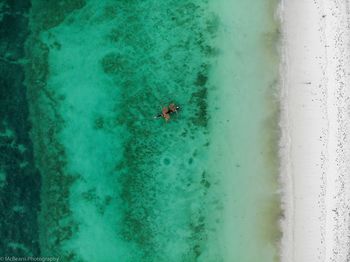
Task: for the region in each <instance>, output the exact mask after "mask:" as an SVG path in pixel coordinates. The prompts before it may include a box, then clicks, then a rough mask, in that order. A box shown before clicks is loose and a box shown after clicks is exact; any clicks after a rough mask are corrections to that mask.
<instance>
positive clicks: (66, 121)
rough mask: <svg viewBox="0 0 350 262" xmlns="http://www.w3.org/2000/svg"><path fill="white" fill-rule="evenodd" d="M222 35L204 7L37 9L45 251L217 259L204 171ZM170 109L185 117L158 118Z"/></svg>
mask: <svg viewBox="0 0 350 262" xmlns="http://www.w3.org/2000/svg"><path fill="white" fill-rule="evenodd" d="M217 27H218V21H217V19H216V17H215V16H214V15H211V14H210V13H208V12H207V9H206V1H180V2H179V1H170V0H169V1H163V2H162V3H159V1H143V2H138V1H135V2H132V3H130V2H129V1H128V2H117V3H116V2H115V1H103V3H101V1H67V2H62V3H60V4H59V3H57V4H56V3H46V2H42V1H33V7H32V15H31V28H32V36H31V39H30V40H29V41H28V43H27V46H28V47H27V53H28V58H29V59H30V60H31V64H30V66H29V67H28V68H27V80H26V81H27V84H28V86H30V91H29V96H30V101H31V118H32V122H33V135H32V136H33V139H34V141H35V152H36V160H37V165H38V167H39V169H40V170H41V173H42V174H43V188H42V192H41V195H42V211H41V220H40V225H41V234H40V235H41V248H42V253H43V255H51V256H52V255H56V256H59V257H61V258H62V259H63V260H69V261H81V260H82V261H92V260H93V261H112V260H114V259H116V258H120V259H121V260H122V261H141V260H142V261H183V260H195V259H198V260H202V259H208V258H213V260H215V261H218V260H220V259H221V258H220V256H221V255H220V253H219V251H218V250H219V249H218V248H217V244H216V242H215V241H214V240H215V239H214V237H212V235H215V230H216V224H215V216H216V215H217V214H216V213H215V212H213V210H215V209H216V208H218V205H220V203H219V202H220V200H219V199H218V195H216V194H215V193H213V192H215V189H214V188H215V187H216V184H215V182H216V180H215V177H213V176H212V174H211V173H210V172H208V170H207V168H206V160H207V157H208V156H207V148H208V147H209V145H210V141H209V135H208V131H207V125H208V121H209V115H208V113H207V102H206V99H207V96H208V93H209V92H210V89H211V88H213V87H212V86H211V85H210V84H209V82H208V78H209V71H210V68H211V59H212V58H213V57H215V56H216V54H217V50H216V49H215V48H214V47H213V45H212V43H211V41H210V39H212V38H213V37H214V36H215V32H216V30H217ZM171 101H174V102H177V103H179V104H180V105H184V107H183V108H184V110H183V111H181V116H178V118H177V117H174V119H173V121H171V122H170V123H169V124H167V125H165V124H164V123H163V122H161V121H156V120H154V119H153V115H154V114H156V113H158V111H159V110H160V109H161V106H164V105H166V104H167V103H169V102H171ZM180 117H181V119H180Z"/></svg>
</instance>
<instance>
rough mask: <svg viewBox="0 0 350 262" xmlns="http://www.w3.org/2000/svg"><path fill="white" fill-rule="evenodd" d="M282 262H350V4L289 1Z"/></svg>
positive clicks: (284, 9) (284, 12)
mask: <svg viewBox="0 0 350 262" xmlns="http://www.w3.org/2000/svg"><path fill="white" fill-rule="evenodd" d="M280 15H281V20H282V33H283V39H282V43H281V44H282V45H281V52H282V55H283V59H282V66H281V74H282V91H281V100H282V103H281V104H282V116H281V128H282V138H281V142H280V146H281V152H280V155H281V160H282V165H281V180H282V184H283V193H284V194H283V205H284V212H285V217H284V218H283V220H282V221H281V223H282V230H283V237H282V242H281V253H282V261H283V262H314V261H336V262H343V261H350V254H349V248H350V245H349V244H350V229H349V227H350V226H349V225H350V224H349V222H350V221H349V220H350V214H349V213H350V208H349V206H350V173H349V171H350V168H349V166H350V152H349V150H350V147H349V141H348V135H349V128H350V121H349V120H350V115H349V113H350V85H349V84H350V79H349V74H350V63H349V62H350V59H349V55H350V48H349V44H350V29H349V28H350V24H349V21H350V20H349V19H350V17H349V1H347V0H343V1H337V0H314V1H302V0H283V1H282V3H281V8H280Z"/></svg>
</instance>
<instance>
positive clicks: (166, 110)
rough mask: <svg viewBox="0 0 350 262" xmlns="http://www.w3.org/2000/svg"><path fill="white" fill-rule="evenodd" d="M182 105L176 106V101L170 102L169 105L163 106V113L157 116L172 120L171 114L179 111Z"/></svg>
mask: <svg viewBox="0 0 350 262" xmlns="http://www.w3.org/2000/svg"><path fill="white" fill-rule="evenodd" d="M179 109H180V107H178V106H176V105H175V104H174V103H172V104H170V105H169V106H168V107H163V108H162V113H161V114H159V115H157V116H156V117H155V118H159V117H163V118H164V119H165V121H169V120H170V114H172V113H177V111H178V110H179Z"/></svg>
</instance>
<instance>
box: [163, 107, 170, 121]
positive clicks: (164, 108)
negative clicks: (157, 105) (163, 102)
mask: <svg viewBox="0 0 350 262" xmlns="http://www.w3.org/2000/svg"><path fill="white" fill-rule="evenodd" d="M162 116H163V117H164V119H165V121H168V120H169V119H170V115H169V110H168V108H167V107H163V109H162Z"/></svg>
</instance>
